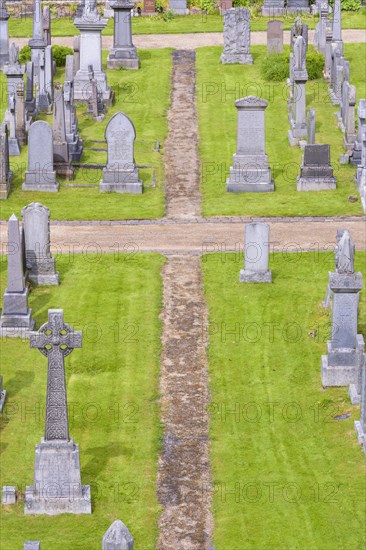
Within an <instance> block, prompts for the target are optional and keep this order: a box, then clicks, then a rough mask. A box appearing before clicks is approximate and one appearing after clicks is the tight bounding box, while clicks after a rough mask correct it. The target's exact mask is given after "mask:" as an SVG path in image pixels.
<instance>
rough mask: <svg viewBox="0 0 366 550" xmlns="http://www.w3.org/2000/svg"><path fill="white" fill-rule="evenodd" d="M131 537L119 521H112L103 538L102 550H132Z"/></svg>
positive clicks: (132, 541) (132, 542)
mask: <svg viewBox="0 0 366 550" xmlns="http://www.w3.org/2000/svg"><path fill="white" fill-rule="evenodd" d="M133 545H134V540H133V536H132V535H131V533H130V532H129V530H128V529H127V527H126V525H125V524H124V523H123V522H122V521H121V520H119V519H117V520H116V521H114V522H113V523H112V525H111V526H110V527H109V529H108V531H107V532H106V533H105V535H104V537H103V543H102V550H133Z"/></svg>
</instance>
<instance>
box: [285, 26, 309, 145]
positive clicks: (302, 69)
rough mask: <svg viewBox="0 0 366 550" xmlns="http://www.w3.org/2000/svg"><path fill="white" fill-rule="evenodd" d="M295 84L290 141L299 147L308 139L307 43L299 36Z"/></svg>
mask: <svg viewBox="0 0 366 550" xmlns="http://www.w3.org/2000/svg"><path fill="white" fill-rule="evenodd" d="M292 71H293V82H292V90H291V98H292V99H291V103H292V112H291V113H290V115H289V121H290V130H289V131H288V139H289V142H290V145H291V146H295V145H298V144H299V142H300V140H302V139H304V138H306V137H307V124H306V82H307V80H308V73H307V70H306V43H305V40H304V38H303V36H301V35H299V36H298V37H297V38H296V40H295V44H294V57H293V68H292Z"/></svg>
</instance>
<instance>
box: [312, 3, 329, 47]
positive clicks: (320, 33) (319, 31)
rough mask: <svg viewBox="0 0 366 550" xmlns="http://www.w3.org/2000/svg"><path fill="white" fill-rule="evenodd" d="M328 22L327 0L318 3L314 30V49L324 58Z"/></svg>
mask: <svg viewBox="0 0 366 550" xmlns="http://www.w3.org/2000/svg"><path fill="white" fill-rule="evenodd" d="M328 20H329V4H328V0H322V1H321V2H320V11H319V23H318V24H317V26H316V29H315V36H314V48H315V49H316V50H318V51H320V52H321V53H322V54H323V55H324V56H325V48H326V36H327V22H328Z"/></svg>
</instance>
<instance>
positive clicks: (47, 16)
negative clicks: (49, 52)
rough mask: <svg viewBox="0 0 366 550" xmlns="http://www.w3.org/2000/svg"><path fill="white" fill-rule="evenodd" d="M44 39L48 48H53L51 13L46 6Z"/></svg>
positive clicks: (43, 21)
mask: <svg viewBox="0 0 366 550" xmlns="http://www.w3.org/2000/svg"><path fill="white" fill-rule="evenodd" d="M42 25H43V37H44V41H45V42H46V45H47V46H51V11H50V6H45V7H44V8H43V13H42Z"/></svg>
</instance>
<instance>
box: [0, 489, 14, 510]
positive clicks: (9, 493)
mask: <svg viewBox="0 0 366 550" xmlns="http://www.w3.org/2000/svg"><path fill="white" fill-rule="evenodd" d="M16 489H17V488H16V487H14V486H13V485H4V487H2V491H1V504H2V505H3V506H11V505H13V504H16V501H17V494H16Z"/></svg>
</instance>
